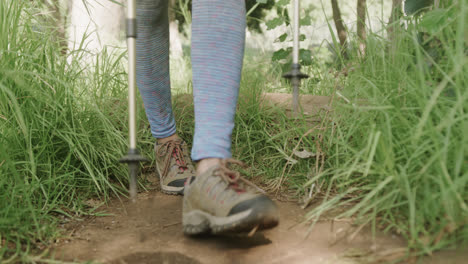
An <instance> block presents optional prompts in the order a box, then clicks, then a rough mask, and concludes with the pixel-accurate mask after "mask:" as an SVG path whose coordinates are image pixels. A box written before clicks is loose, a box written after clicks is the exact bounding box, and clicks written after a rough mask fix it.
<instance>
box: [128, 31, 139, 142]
mask: <svg viewBox="0 0 468 264" xmlns="http://www.w3.org/2000/svg"><path fill="white" fill-rule="evenodd" d="M127 45H128V126H129V140H130V149H136V145H137V139H136V78H135V70H136V60H135V48H136V45H135V39H134V38H128V39H127Z"/></svg>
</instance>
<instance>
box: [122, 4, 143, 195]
mask: <svg viewBox="0 0 468 264" xmlns="http://www.w3.org/2000/svg"><path fill="white" fill-rule="evenodd" d="M126 27H127V48H128V131H129V132H128V133H129V149H128V153H127V155H126V156H124V157H122V158H121V159H120V162H122V163H127V164H128V171H129V176H130V198H131V200H132V202H135V201H136V195H137V176H138V167H139V165H140V162H144V161H148V159H146V158H145V157H143V156H141V155H140V152H139V151H138V149H137V137H136V98H135V97H136V37H137V34H136V33H137V27H136V1H135V0H128V2H127V19H126Z"/></svg>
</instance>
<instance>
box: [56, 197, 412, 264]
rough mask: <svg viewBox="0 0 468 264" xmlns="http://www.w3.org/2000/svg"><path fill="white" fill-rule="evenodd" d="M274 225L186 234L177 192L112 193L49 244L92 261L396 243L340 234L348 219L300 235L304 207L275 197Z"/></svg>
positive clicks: (327, 253) (288, 259) (313, 259)
mask: <svg viewBox="0 0 468 264" xmlns="http://www.w3.org/2000/svg"><path fill="white" fill-rule="evenodd" d="M277 203H278V205H279V208H280V214H281V222H280V225H279V226H278V227H277V228H275V229H273V230H270V231H265V232H262V233H256V234H254V235H253V236H252V237H247V236H246V235H243V236H224V237H210V236H205V237H195V238H193V237H186V236H184V235H183V233H182V228H181V218H182V215H181V213H182V212H181V209H182V197H180V196H170V195H165V194H162V193H160V192H157V191H150V192H145V193H140V194H139V196H138V201H137V203H136V204H132V203H131V202H129V201H120V200H118V199H115V200H114V201H112V202H111V203H110V204H109V205H108V206H105V207H104V208H101V209H100V211H101V212H106V213H107V214H108V216H101V217H92V218H89V219H87V220H85V221H83V222H75V223H73V224H70V225H69V226H68V227H67V229H68V232H69V236H68V238H67V239H66V240H64V241H62V242H60V243H59V245H58V246H57V247H56V248H55V250H54V251H55V253H54V255H55V258H56V259H61V260H65V261H95V262H98V263H101V262H102V263H119V264H120V263H127V264H130V263H140V264H144V263H167V264H170V263H206V264H208V263H219V264H223V263H226V264H228V263H229V264H231V263H291V264H292V263H337V264H341V263H342V264H344V263H360V262H361V261H359V262H357V261H356V260H353V259H352V258H350V257H345V255H347V254H348V255H350V253H352V252H359V254H360V255H362V253H363V252H370V251H379V250H387V251H388V249H396V252H398V250H399V248H401V247H402V246H403V245H404V244H403V242H402V241H401V240H400V239H399V238H397V237H395V236H393V237H392V236H382V235H377V237H376V238H375V239H372V236H371V234H370V232H368V231H367V230H361V231H360V232H359V234H358V235H357V236H355V237H354V239H353V240H351V241H349V239H347V238H346V237H345V238H341V237H343V234H345V233H346V230H348V229H349V227H350V226H351V225H350V223H349V222H346V221H344V222H334V223H333V224H332V222H331V221H326V222H319V223H318V224H317V225H316V226H315V227H314V228H313V229H312V231H311V233H310V234H309V236H306V233H307V230H308V225H300V224H299V223H300V222H301V221H302V220H303V215H304V210H302V209H301V208H300V207H299V206H297V205H296V204H295V203H292V202H278V201H277Z"/></svg>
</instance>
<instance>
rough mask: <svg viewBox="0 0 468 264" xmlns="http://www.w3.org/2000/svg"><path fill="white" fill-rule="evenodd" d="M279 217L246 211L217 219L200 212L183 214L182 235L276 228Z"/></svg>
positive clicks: (269, 213) (266, 213)
mask: <svg viewBox="0 0 468 264" xmlns="http://www.w3.org/2000/svg"><path fill="white" fill-rule="evenodd" d="M278 223H279V217H278V214H277V213H276V212H273V211H271V212H268V211H267V212H254V211H253V210H252V209H250V210H246V211H243V212H240V213H237V214H234V215H231V216H226V217H219V216H214V215H211V214H208V213H206V212H203V211H200V210H192V211H190V212H188V213H184V215H183V218H182V225H183V230H184V234H186V235H190V236H195V235H201V234H214V235H220V234H229V233H247V232H250V231H252V230H253V229H254V228H257V230H258V231H260V230H265V229H270V228H273V227H275V226H277V225H278Z"/></svg>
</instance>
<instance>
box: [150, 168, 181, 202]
mask: <svg viewBox="0 0 468 264" xmlns="http://www.w3.org/2000/svg"><path fill="white" fill-rule="evenodd" d="M156 171H157V172H158V178H159V186H161V192H162V193H165V194H170V195H184V189H185V186H182V187H174V186H167V185H163V183H162V182H163V180H162V178H161V171H160V170H159V166H158V163H157V162H156Z"/></svg>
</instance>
